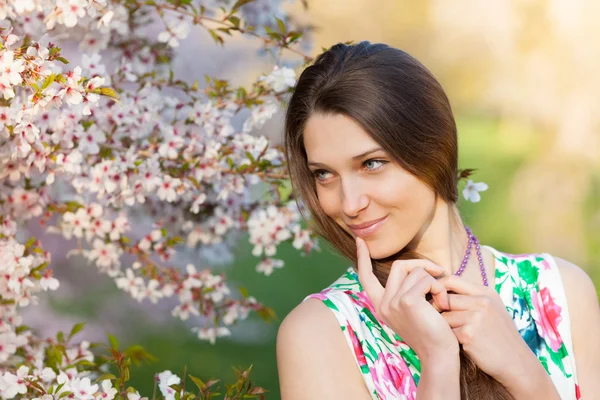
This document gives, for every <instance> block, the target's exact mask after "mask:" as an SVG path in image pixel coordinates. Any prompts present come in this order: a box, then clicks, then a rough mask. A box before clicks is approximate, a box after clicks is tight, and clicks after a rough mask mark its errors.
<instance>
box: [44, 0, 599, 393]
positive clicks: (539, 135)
mask: <svg viewBox="0 0 600 400" xmlns="http://www.w3.org/2000/svg"><path fill="white" fill-rule="evenodd" d="M296 3H300V2H296ZM597 8H598V5H597V4H594V2H592V1H591V0H590V1H587V0H581V1H562V2H561V1H555V2H544V1H541V0H540V1H528V2H517V1H506V2H481V1H475V0H473V1H465V0H461V1H455V2H447V1H442V0H430V1H421V2H408V1H395V0H381V1H378V2H377V5H376V6H375V5H374V3H373V2H372V1H366V0H364V1H363V0H328V1H327V2H309V9H308V11H305V10H303V9H302V7H301V5H300V4H292V5H291V6H289V7H288V11H289V12H290V13H292V15H294V17H296V18H299V19H307V20H308V21H310V22H311V23H313V24H314V25H316V26H317V27H318V30H316V31H315V34H314V37H313V38H312V40H313V41H314V44H315V45H314V49H315V51H314V52H315V54H316V52H318V51H319V49H320V48H321V47H329V46H331V45H333V44H335V43H337V42H340V41H348V40H354V41H360V40H364V39H367V40H370V41H373V42H385V43H389V44H391V45H393V46H397V47H399V48H402V49H404V50H406V51H408V52H409V53H411V54H413V55H414V56H416V57H417V58H418V59H419V60H421V61H422V62H423V63H424V64H425V65H426V66H428V67H429V68H430V69H431V70H432V71H433V73H434V74H435V75H436V76H437V77H438V78H439V79H440V81H441V82H442V85H443V86H444V87H445V88H446V90H447V92H448V95H449V97H450V99H451V102H452V104H453V107H454V109H455V113H456V117H457V123H458V128H459V142H460V167H461V168H476V169H477V172H476V174H475V175H474V177H473V179H474V180H475V181H484V182H486V183H487V184H488V185H489V190H488V191H487V192H484V193H483V194H482V201H481V202H480V203H478V204H466V203H464V202H463V203H461V204H460V208H461V212H462V215H463V217H464V220H465V221H466V223H467V224H468V225H469V226H471V228H472V229H473V230H474V232H475V233H476V234H477V235H478V237H479V239H480V240H481V241H482V242H483V243H484V244H488V245H491V246H493V247H495V248H497V249H498V250H501V251H505V252H510V253H526V252H550V253H552V254H554V255H556V256H559V257H562V258H565V259H567V260H570V261H572V262H574V263H576V264H578V265H580V266H581V267H582V268H584V269H585V270H586V271H587V272H588V273H589V274H590V276H591V277H592V279H593V280H594V282H595V284H596V287H597V288H600V166H599V160H598V154H600V145H599V143H600V134H599V133H600V117H599V116H600V110H599V109H598V108H599V107H600V102H598V98H597V94H598V93H600V79H599V78H598V76H597V74H596V72H595V69H596V65H597V63H598V61H600V48H599V47H600V46H599V45H598V44H595V43H591V42H592V41H591V40H590V38H591V37H597V34H598V33H600V32H597V31H598V30H600V28H598V27H597V24H596V23H595V20H594V19H593V15H598V14H597V13H595V12H594V11H597ZM594 35H596V36H594ZM248 74H249V76H253V77H254V76H256V75H257V73H256V71H252V72H248ZM280 122H281V121H280V119H279V121H277V118H276V121H275V122H274V123H270V124H269V125H268V126H267V127H266V128H267V130H268V131H269V136H270V137H271V138H272V140H274V141H275V142H277V141H278V140H280V138H281V123H280ZM321 246H322V251H321V252H319V253H313V254H311V255H309V256H306V257H301V256H299V254H298V252H297V251H296V250H294V249H293V248H291V246H290V247H283V248H282V249H281V250H280V251H279V252H278V254H277V258H281V259H283V260H284V261H285V262H286V266H285V267H284V268H283V269H281V270H276V271H275V272H274V273H273V275H271V276H269V277H266V276H264V275H262V274H260V273H257V272H256V271H255V267H256V264H257V262H258V260H257V259H256V258H254V257H252V256H251V255H250V246H249V245H248V243H247V242H245V241H242V242H241V245H240V246H239V247H238V248H237V249H236V254H235V261H234V262H233V264H232V265H231V266H229V267H227V268H226V269H225V273H226V275H227V277H228V279H229V281H230V283H231V284H232V285H235V284H236V283H239V284H241V285H243V286H244V287H246V288H247V289H248V292H249V293H250V294H251V295H254V296H255V297H256V298H257V299H258V300H259V301H261V302H263V303H264V304H266V305H268V306H270V307H272V308H274V310H275V311H276V313H277V316H278V317H279V319H280V320H281V319H283V318H284V317H285V315H286V314H287V313H288V312H289V311H290V310H291V309H292V308H293V307H295V306H296V305H297V304H298V303H299V302H301V301H302V299H303V298H304V297H305V296H306V295H308V294H310V293H314V292H318V291H320V290H321V289H323V288H324V287H326V286H327V285H329V284H330V283H331V282H332V281H333V280H335V279H336V278H337V277H338V276H339V275H340V274H341V273H342V271H343V270H344V269H345V268H347V267H348V265H349V263H348V262H347V261H345V260H343V259H341V258H340V257H338V256H336V255H335V254H334V253H333V252H332V251H331V250H330V249H329V248H328V247H327V245H326V243H323V242H321ZM104 282H105V283H106V285H99V286H97V289H96V290H97V292H94V293H90V292H89V291H88V292H85V293H84V294H82V295H81V296H80V297H74V296H70V297H69V296H67V297H64V298H54V299H53V300H52V303H51V304H52V307H53V308H54V310H58V311H60V312H61V313H63V314H69V315H71V316H73V317H74V318H77V319H81V318H82V317H85V318H86V319H89V320H90V321H94V320H99V318H100V317H101V315H100V314H101V313H104V312H106V311H105V309H106V307H105V305H104V307H101V305H100V301H99V299H101V298H102V299H106V298H107V297H108V298H110V299H111V300H110V304H111V307H113V308H114V309H115V310H116V309H122V310H130V311H126V312H125V314H123V312H121V314H120V315H122V316H121V317H119V318H120V319H118V320H117V321H116V322H114V323H113V324H112V325H108V326H102V327H100V328H101V329H105V330H109V331H111V330H113V331H116V332H114V333H116V334H117V335H118V336H119V337H123V335H124V337H123V338H122V340H121V342H122V343H123V344H128V343H129V344H133V343H139V344H142V345H143V346H145V347H146V348H147V349H148V350H149V351H150V352H151V353H152V354H154V355H155V356H157V357H158V362H157V363H155V364H151V365H148V366H144V367H141V368H136V369H134V370H133V372H132V384H133V385H134V386H135V387H137V388H139V389H140V392H143V393H144V394H147V395H149V394H151V393H152V386H153V379H152V377H153V374H154V373H156V372H160V371H162V370H165V369H170V370H171V371H173V372H174V373H178V374H181V373H182V368H183V366H184V365H186V366H187V371H188V372H189V373H191V374H193V375H195V376H199V377H202V378H210V377H218V378H223V379H225V380H232V379H233V377H234V373H233V371H232V369H231V367H232V366H240V367H243V368H246V367H248V366H249V365H250V364H253V365H254V368H253V372H252V374H251V376H252V377H253V380H254V381H255V382H256V383H257V384H259V385H261V386H263V387H264V388H266V389H268V390H269V391H270V393H269V394H267V396H266V397H267V398H268V399H278V398H279V388H278V382H277V369H276V360H275V337H276V332H277V327H278V323H274V324H271V325H267V324H264V323H263V322H261V321H260V320H259V318H258V317H257V316H255V315H251V317H250V318H249V320H248V321H246V322H244V323H243V324H242V325H241V326H240V327H239V328H238V329H237V330H234V332H233V333H234V335H233V336H232V338H230V339H224V340H219V341H218V342H217V344H216V345H214V346H212V345H210V344H207V343H204V342H201V341H199V340H198V339H197V337H196V336H195V335H193V334H192V333H191V332H190V331H189V329H188V327H187V326H186V325H185V324H184V323H183V322H181V321H178V320H175V319H173V318H171V317H170V310H169V309H168V308H164V307H163V309H160V308H157V309H156V311H154V312H153V313H154V314H156V318H149V317H148V313H139V312H137V311H135V302H134V301H133V300H131V299H130V298H127V296H126V295H123V294H122V293H120V292H119V291H118V290H117V289H115V288H114V286H113V285H112V283H111V282H109V281H108V279H106V280H105V281H104ZM102 301H105V300H102ZM123 315H124V316H123Z"/></svg>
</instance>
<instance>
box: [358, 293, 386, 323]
mask: <svg viewBox="0 0 600 400" xmlns="http://www.w3.org/2000/svg"><path fill="white" fill-rule="evenodd" d="M352 294H353V295H354V296H356V297H358V300H357V299H355V298H354V296H350V298H351V299H352V301H353V302H354V303H355V304H357V305H358V306H359V307H365V308H367V309H368V310H369V311H371V314H373V315H374V316H375V318H377V321H379V323H380V324H383V323H384V322H383V321H382V320H381V318H379V316H378V315H377V313H376V312H375V306H373V303H371V299H370V298H369V296H368V295H367V292H365V291H364V290H362V291H360V292H352Z"/></svg>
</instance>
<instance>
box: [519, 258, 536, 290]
mask: <svg viewBox="0 0 600 400" xmlns="http://www.w3.org/2000/svg"><path fill="white" fill-rule="evenodd" d="M517 271H518V272H519V277H520V278H521V279H522V280H523V281H524V282H525V283H527V285H536V284H537V281H538V276H539V268H538V267H537V266H535V265H533V264H532V263H531V261H529V260H522V261H517Z"/></svg>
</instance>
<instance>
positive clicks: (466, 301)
mask: <svg viewBox="0 0 600 400" xmlns="http://www.w3.org/2000/svg"><path fill="white" fill-rule="evenodd" d="M478 299H479V296H468V295H464V294H454V293H449V294H448V301H449V303H450V310H452V311H466V310H472V309H473V308H475V307H476V306H477V304H478V301H479V300H478Z"/></svg>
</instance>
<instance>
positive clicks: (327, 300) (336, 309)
mask: <svg viewBox="0 0 600 400" xmlns="http://www.w3.org/2000/svg"><path fill="white" fill-rule="evenodd" d="M322 301H323V303H325V305H326V306H327V307H329V308H331V309H332V310H335V311H340V310H339V308H337V306H336V305H335V304H334V303H333V302H332V301H331V300H329V298H326V299H324V300H322Z"/></svg>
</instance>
